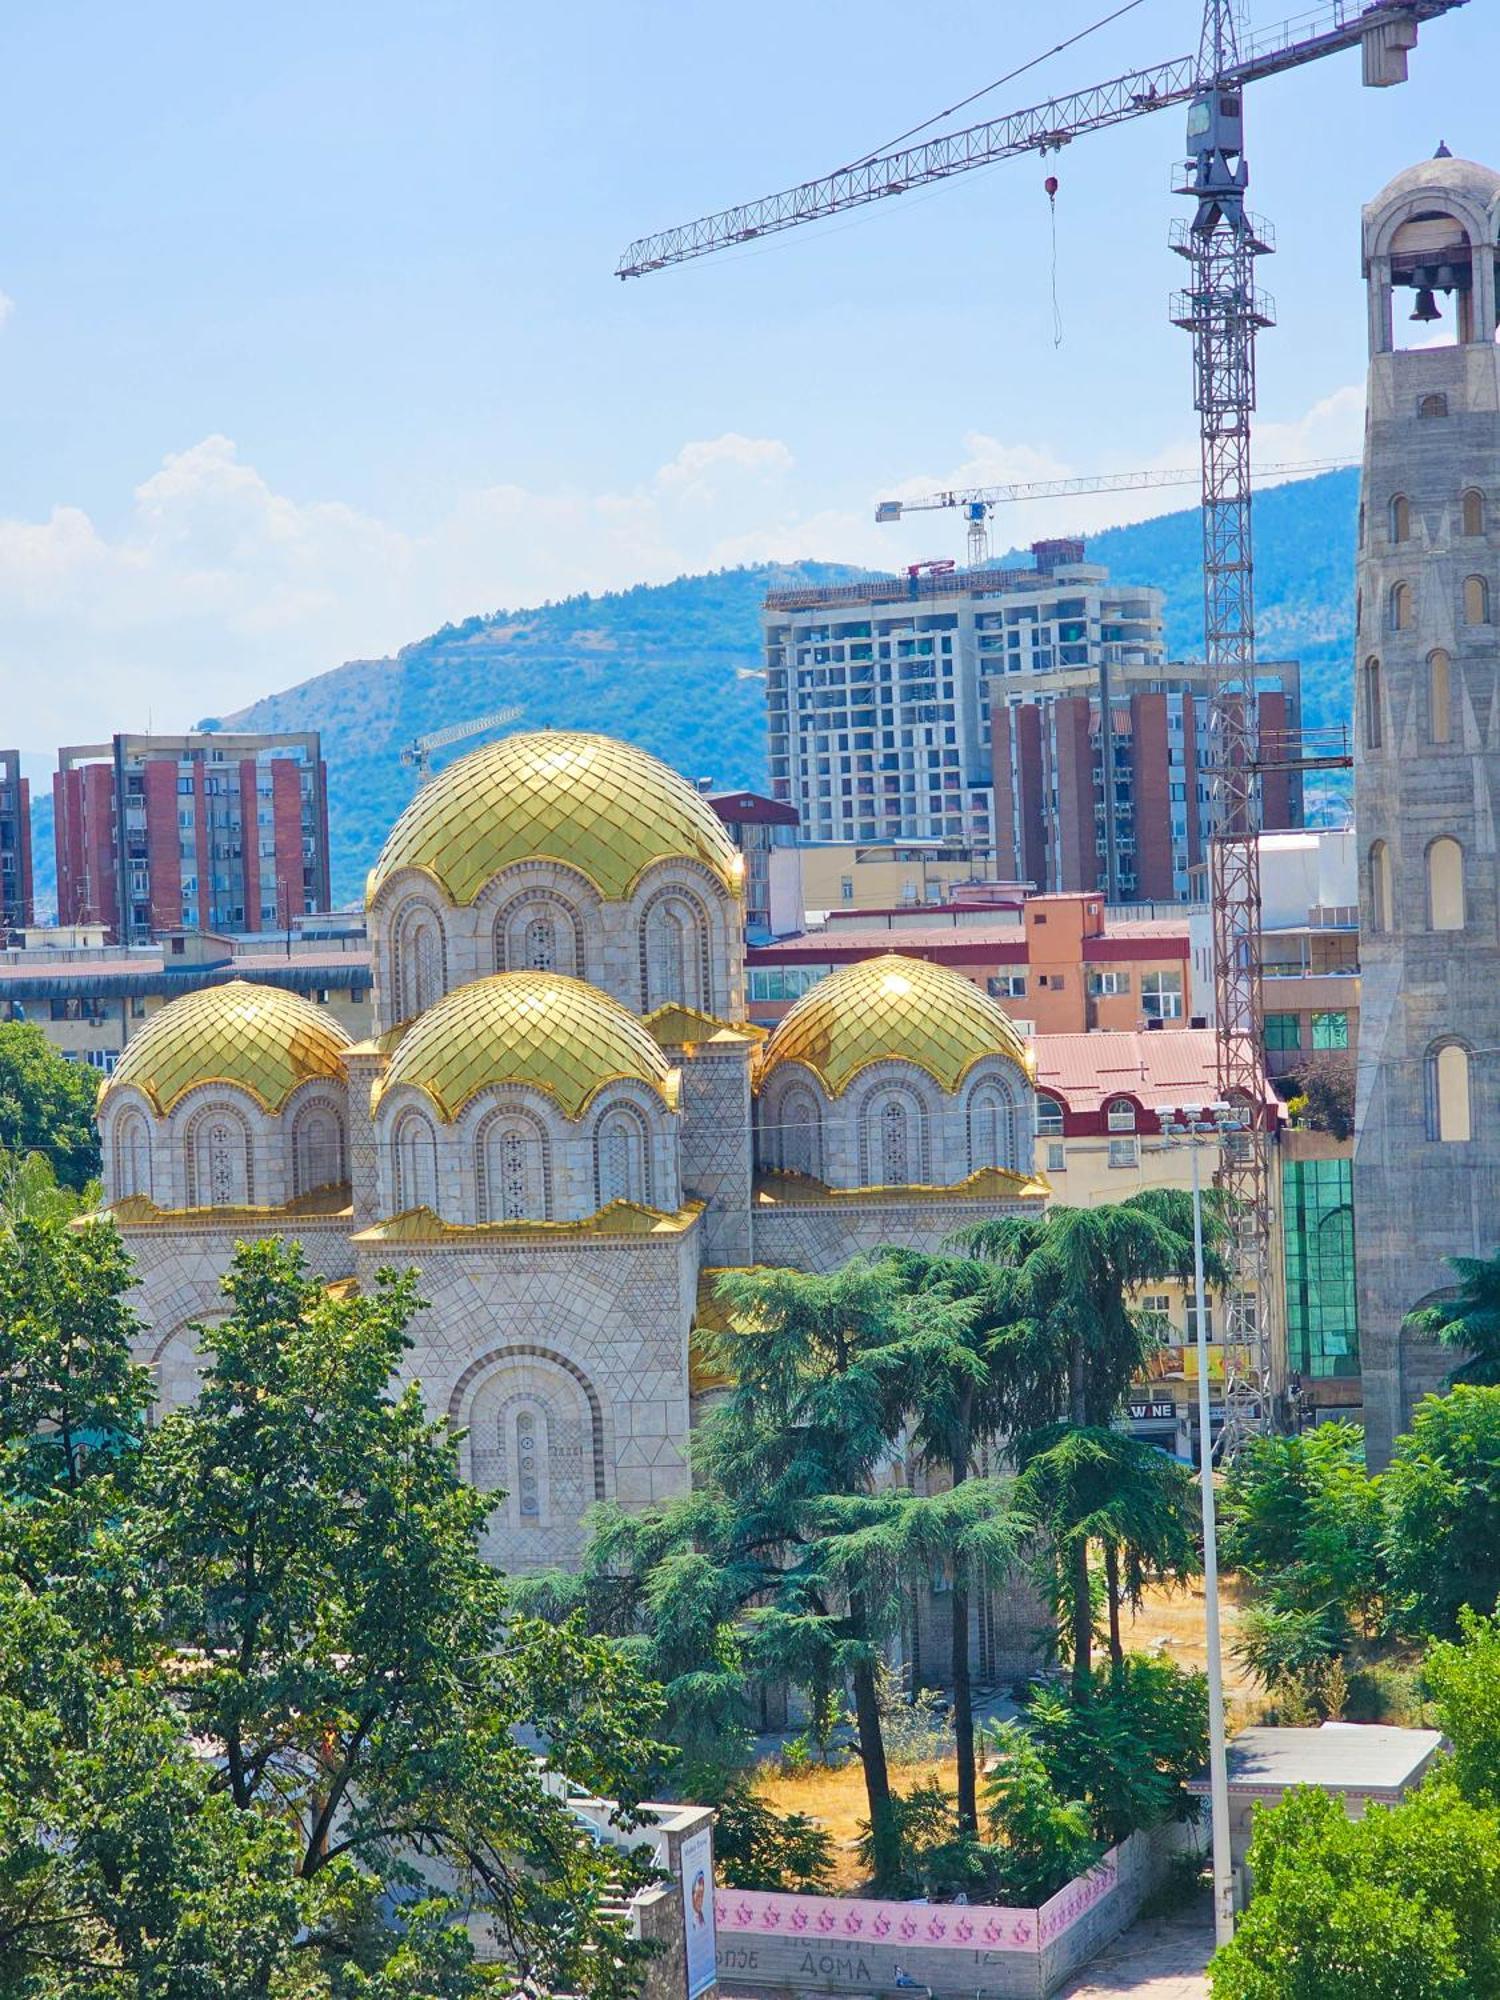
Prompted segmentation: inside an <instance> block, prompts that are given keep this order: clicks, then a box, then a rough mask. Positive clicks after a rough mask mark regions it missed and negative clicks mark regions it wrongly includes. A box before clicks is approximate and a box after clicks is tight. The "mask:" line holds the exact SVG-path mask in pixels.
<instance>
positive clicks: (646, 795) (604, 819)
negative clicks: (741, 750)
mask: <svg viewBox="0 0 1500 2000" xmlns="http://www.w3.org/2000/svg"><path fill="white" fill-rule="evenodd" d="M666 859H681V860H691V861H698V862H701V863H702V864H703V865H704V866H705V867H707V868H709V869H711V870H712V871H713V873H714V874H715V875H716V876H717V877H718V878H719V880H720V881H721V882H722V883H723V885H724V887H725V888H726V889H727V890H728V891H729V893H730V894H731V895H733V896H737V895H739V893H740V882H741V874H742V861H741V857H740V855H739V853H738V851H737V850H736V848H735V846H734V844H733V842H732V841H731V840H730V838H729V835H728V834H727V833H726V832H725V830H724V827H723V824H722V823H721V821H720V820H719V818H718V816H717V815H716V814H715V813H714V811H713V810H712V808H711V807H709V806H708V805H706V804H705V803H704V802H703V800H702V799H701V798H700V797H699V796H698V794H697V793H696V792H695V791H694V790H693V788H692V786H691V785H689V784H688V783H687V782H686V780H685V779H683V778H680V777H678V775H677V773H676V772H675V771H671V770H669V769H668V768H667V766H666V765H665V764H661V763H658V762H657V760H656V758H654V757H648V756H647V755H646V753H645V751H644V750H637V749H634V748H633V747H632V746H631V745H630V744H628V743H616V742H613V741H611V739H610V738H609V737H607V736H590V735H584V734H582V733H575V732H573V731H570V730H562V729H558V730H543V731H540V732H536V733H532V734H528V735H523V736H506V737H502V738H501V740H500V741H499V742H498V743H487V744H485V745H484V746H483V748H482V749H479V750H474V751H471V752H470V754H469V755H468V756H467V757H460V758H459V759H458V761H457V762H456V763H453V764H450V765H449V766H448V768H447V770H445V771H444V772H443V773H442V774H441V775H440V776H439V777H437V778H435V779H434V780H433V781H432V783H431V784H430V785H424V786H423V788H422V790H421V791H420V792H418V794H417V796H416V797H415V798H414V799H413V800H412V802H411V804H410V805H409V806H408V807H407V808H406V810H405V812H404V813H402V815H401V817H400V819H398V820H397V822H396V824H395V826H394V827H393V828H392V830H391V833H390V837H389V838H388V839H387V841H386V843H385V846H384V847H383V848H382V849H381V851H380V855H379V858H378V859H377V861H376V863H375V866H374V867H373V868H372V869H371V871H370V878H369V882H368V884H367V885H366V892H365V893H366V899H367V900H370V899H373V897H374V896H375V895H376V893H377V891H378V890H379V889H380V887H381V885H382V883H384V882H385V881H386V880H387V879H388V878H389V877H390V876H391V875H393V874H394V873H395V872H396V870H397V869H398V868H421V869H424V870H426V872H427V873H428V874H430V875H432V876H433V877H434V878H435V879H436V880H437V881H438V882H440V883H441V884H442V886H443V888H444V890H445V891H446V892H447V894H448V895H449V896H450V897H451V898H452V900H453V901H454V902H455V903H459V904H468V903H472V902H473V900H474V898H475V897H476V896H477V895H478V894H479V892H480V890H481V889H483V888H484V886H485V884H486V883H487V882H489V881H490V880H491V879H492V878H493V877H494V876H495V875H497V874H498V873H499V871H500V870H501V869H502V868H505V867H508V866H509V865H510V864H511V863H512V862H517V861H536V860H546V861H560V862H562V863H564V864H565V865H566V866H568V867H570V868H576V869H577V870H578V871H579V873H580V874H582V875H584V876H586V877H587V878H588V880H589V881H590V882H592V883H593V884H594V886H595V888H596V889H597V890H598V891H599V893H600V895H601V896H603V897H605V898H606V899H608V900H611V901H619V900H621V899H623V898H624V897H626V896H628V895H629V893H630V890H631V887H632V885H633V884H634V882H635V881H636V879H637V877H638V876H639V875H640V874H641V871H642V870H643V869H645V868H648V867H650V865H651V863H652V862H653V861H661V860H666Z"/></svg>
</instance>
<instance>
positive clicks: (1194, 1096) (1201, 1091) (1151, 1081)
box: [1031, 1028, 1281, 1112]
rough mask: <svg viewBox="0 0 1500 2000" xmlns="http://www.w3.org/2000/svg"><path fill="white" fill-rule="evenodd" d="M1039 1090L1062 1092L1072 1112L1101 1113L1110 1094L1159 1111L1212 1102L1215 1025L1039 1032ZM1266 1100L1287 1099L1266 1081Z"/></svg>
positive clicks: (1215, 1085)
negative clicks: (1132, 1030) (1134, 1030)
mask: <svg viewBox="0 0 1500 2000" xmlns="http://www.w3.org/2000/svg"><path fill="white" fill-rule="evenodd" d="M1031 1046H1032V1048H1033V1049H1034V1050H1035V1051H1036V1064H1037V1068H1036V1081H1037V1088H1038V1089H1039V1090H1048V1091H1053V1092H1055V1093H1056V1095H1057V1096H1059V1097H1060V1098H1062V1099H1063V1101H1064V1102H1065V1103H1066V1104H1067V1106H1068V1108H1069V1110H1071V1111H1075V1112H1091V1111H1098V1110H1099V1109H1100V1107H1101V1106H1102V1105H1103V1103H1104V1102H1105V1100H1106V1098H1111V1097H1133V1098H1134V1099H1135V1101H1136V1102H1137V1103H1138V1104H1141V1105H1143V1106H1145V1107H1147V1108H1148V1109H1153V1110H1164V1109H1171V1110H1174V1111H1175V1110H1180V1109H1183V1108H1185V1107H1187V1106H1193V1107H1197V1106H1199V1105H1203V1104H1212V1103H1213V1102H1214V1101H1215V1099H1216V1098H1217V1097H1218V1095H1219V1086H1218V1073H1217V1051H1216V1049H1215V1046H1214V1034H1213V1030H1212V1029H1211V1028H1159V1029H1157V1028H1152V1029H1147V1030H1146V1031H1145V1032H1144V1033H1141V1034H1135V1033H1127V1032H1125V1031H1123V1030H1113V1029H1102V1028H1096V1029H1094V1030H1093V1032H1092V1033H1090V1034H1086V1035H1038V1036H1036V1038H1035V1039H1034V1040H1033V1042H1032V1044H1031ZM1265 1102H1266V1103H1267V1105H1270V1106H1275V1107H1278V1108H1279V1107H1280V1103H1281V1100H1280V1099H1279V1098H1278V1097H1277V1095H1276V1093H1275V1091H1274V1090H1273V1089H1272V1088H1271V1086H1270V1084H1269V1082H1268V1083H1267V1084H1266V1094H1265Z"/></svg>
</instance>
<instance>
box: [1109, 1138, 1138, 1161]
mask: <svg viewBox="0 0 1500 2000" xmlns="http://www.w3.org/2000/svg"><path fill="white" fill-rule="evenodd" d="M1109 1164H1110V1165H1111V1166H1112V1167H1133V1166H1135V1165H1136V1164H1137V1153H1136V1142H1135V1140H1134V1139H1111V1140H1110V1142H1109Z"/></svg>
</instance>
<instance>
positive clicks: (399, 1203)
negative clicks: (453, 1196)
mask: <svg viewBox="0 0 1500 2000" xmlns="http://www.w3.org/2000/svg"><path fill="white" fill-rule="evenodd" d="M385 1143H386V1147H387V1149H388V1152H387V1157H388V1159H389V1161H390V1169H391V1195H392V1205H393V1208H394V1211H395V1213H396V1214H397V1215H404V1214H405V1213H406V1211H407V1210H408V1209H410V1208H430V1209H432V1210H433V1211H434V1213H436V1210H437V1206H438V1137H437V1127H436V1125H435V1124H434V1123H433V1121H432V1117H431V1114H430V1113H429V1112H427V1111H425V1110H424V1109H423V1108H422V1107H421V1106H420V1105H418V1104H403V1105H401V1106H400V1107H399V1108H398V1109H397V1110H396V1111H395V1112H394V1113H393V1114H392V1116H391V1120H390V1124H389V1125H388V1126H387V1128H386V1140H385Z"/></svg>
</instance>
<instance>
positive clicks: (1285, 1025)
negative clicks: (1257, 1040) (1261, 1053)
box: [1263, 1014, 1302, 1055]
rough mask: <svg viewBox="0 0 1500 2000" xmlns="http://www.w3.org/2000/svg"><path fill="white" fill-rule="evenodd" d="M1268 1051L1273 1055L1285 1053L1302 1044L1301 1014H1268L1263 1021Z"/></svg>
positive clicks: (1294, 1049) (1296, 1048)
mask: <svg viewBox="0 0 1500 2000" xmlns="http://www.w3.org/2000/svg"><path fill="white" fill-rule="evenodd" d="M1263 1032H1264V1034H1265V1042H1266V1049H1267V1052H1268V1053H1269V1054H1271V1055H1285V1054H1286V1053H1287V1052H1288V1051H1296V1050H1298V1049H1300V1048H1301V1046H1302V1016H1301V1015H1300V1014H1267V1015H1266V1017H1265V1020H1264V1023H1263Z"/></svg>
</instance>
